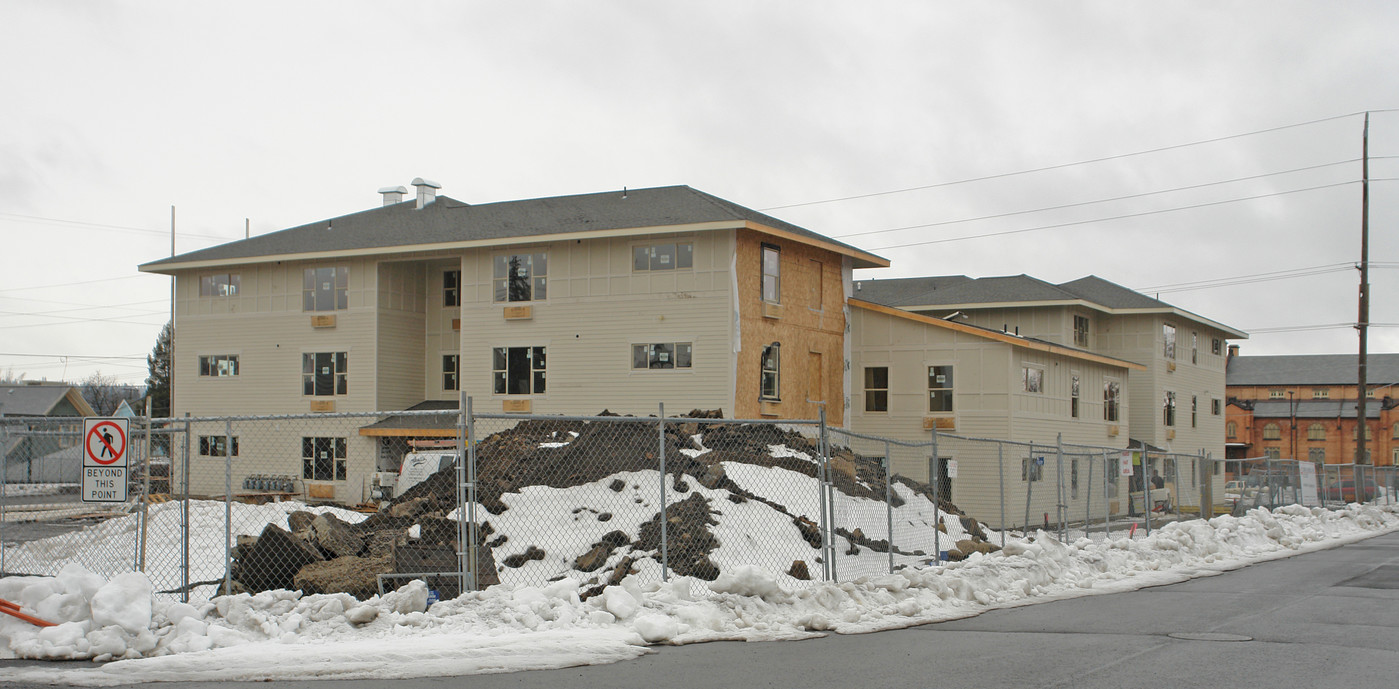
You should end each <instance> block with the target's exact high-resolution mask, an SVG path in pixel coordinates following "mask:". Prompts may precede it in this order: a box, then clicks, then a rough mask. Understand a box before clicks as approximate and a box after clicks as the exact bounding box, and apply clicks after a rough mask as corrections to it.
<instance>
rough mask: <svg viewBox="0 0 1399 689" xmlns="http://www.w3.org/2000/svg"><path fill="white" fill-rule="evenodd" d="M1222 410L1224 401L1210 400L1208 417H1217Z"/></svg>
mask: <svg viewBox="0 0 1399 689" xmlns="http://www.w3.org/2000/svg"><path fill="white" fill-rule="evenodd" d="M1223 409H1224V400H1210V415H1211V416H1219V412H1220V411H1221V410H1223Z"/></svg>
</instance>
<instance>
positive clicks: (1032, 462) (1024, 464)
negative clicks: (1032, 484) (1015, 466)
mask: <svg viewBox="0 0 1399 689" xmlns="http://www.w3.org/2000/svg"><path fill="white" fill-rule="evenodd" d="M1043 461H1044V458H1043V457H1039V458H1036V457H1026V458H1024V459H1022V460H1020V480H1021V481H1038V480H1040V478H1041V477H1042V476H1043V475H1044V465H1043V464H1040V462H1043Z"/></svg>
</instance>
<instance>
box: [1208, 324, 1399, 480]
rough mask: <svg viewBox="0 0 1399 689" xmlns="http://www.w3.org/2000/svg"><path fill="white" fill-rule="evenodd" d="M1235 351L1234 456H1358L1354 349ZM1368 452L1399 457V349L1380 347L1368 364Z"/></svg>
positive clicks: (1386, 458) (1337, 460)
mask: <svg viewBox="0 0 1399 689" xmlns="http://www.w3.org/2000/svg"><path fill="white" fill-rule="evenodd" d="M1237 352H1238V348H1237V347H1236V348H1234V349H1233V351H1232V352H1231V356H1230V357H1229V365H1228V373H1227V378H1226V382H1227V384H1228V391H1229V407H1228V413H1227V417H1228V418H1227V419H1226V425H1225V437H1226V440H1227V441H1228V445H1229V457H1230V458H1233V459H1247V458H1255V457H1273V458H1287V459H1306V460H1310V461H1312V462H1314V463H1316V464H1321V465H1325V464H1350V463H1352V462H1354V461H1355V456H1356V450H1357V444H1358V443H1357V440H1358V434H1359V429H1360V428H1361V427H1362V424H1361V422H1360V410H1359V404H1358V403H1359V400H1360V384H1359V381H1360V375H1359V374H1360V367H1359V357H1358V356H1357V355H1355V354H1295V355H1274V356H1240V355H1238V353H1237ZM1365 381H1366V389H1365V398H1366V404H1365V420H1364V424H1363V427H1364V428H1365V430H1366V452H1367V454H1368V456H1369V457H1370V462H1369V463H1373V464H1375V465H1379V466H1387V465H1393V464H1396V463H1399V394H1396V391H1395V388H1396V386H1399V354H1391V353H1375V354H1369V355H1368V356H1367V357H1366V365H1365Z"/></svg>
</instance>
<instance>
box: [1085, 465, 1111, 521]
mask: <svg viewBox="0 0 1399 689" xmlns="http://www.w3.org/2000/svg"><path fill="white" fill-rule="evenodd" d="M1083 462H1084V463H1085V464H1087V465H1088V478H1087V479H1086V480H1084V482H1083V499H1084V505H1083V535H1084V537H1088V535H1089V531H1088V524H1089V520H1091V519H1092V518H1093V455H1089V454H1085V455H1083ZM1103 469H1104V470H1107V467H1106V466H1104V467H1103Z"/></svg>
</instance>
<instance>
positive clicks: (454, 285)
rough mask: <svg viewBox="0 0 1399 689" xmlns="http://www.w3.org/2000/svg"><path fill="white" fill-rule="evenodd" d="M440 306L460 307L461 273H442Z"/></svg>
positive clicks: (454, 271) (449, 271)
mask: <svg viewBox="0 0 1399 689" xmlns="http://www.w3.org/2000/svg"><path fill="white" fill-rule="evenodd" d="M442 305H443V306H461V271H460V270H447V271H443V272H442Z"/></svg>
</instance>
